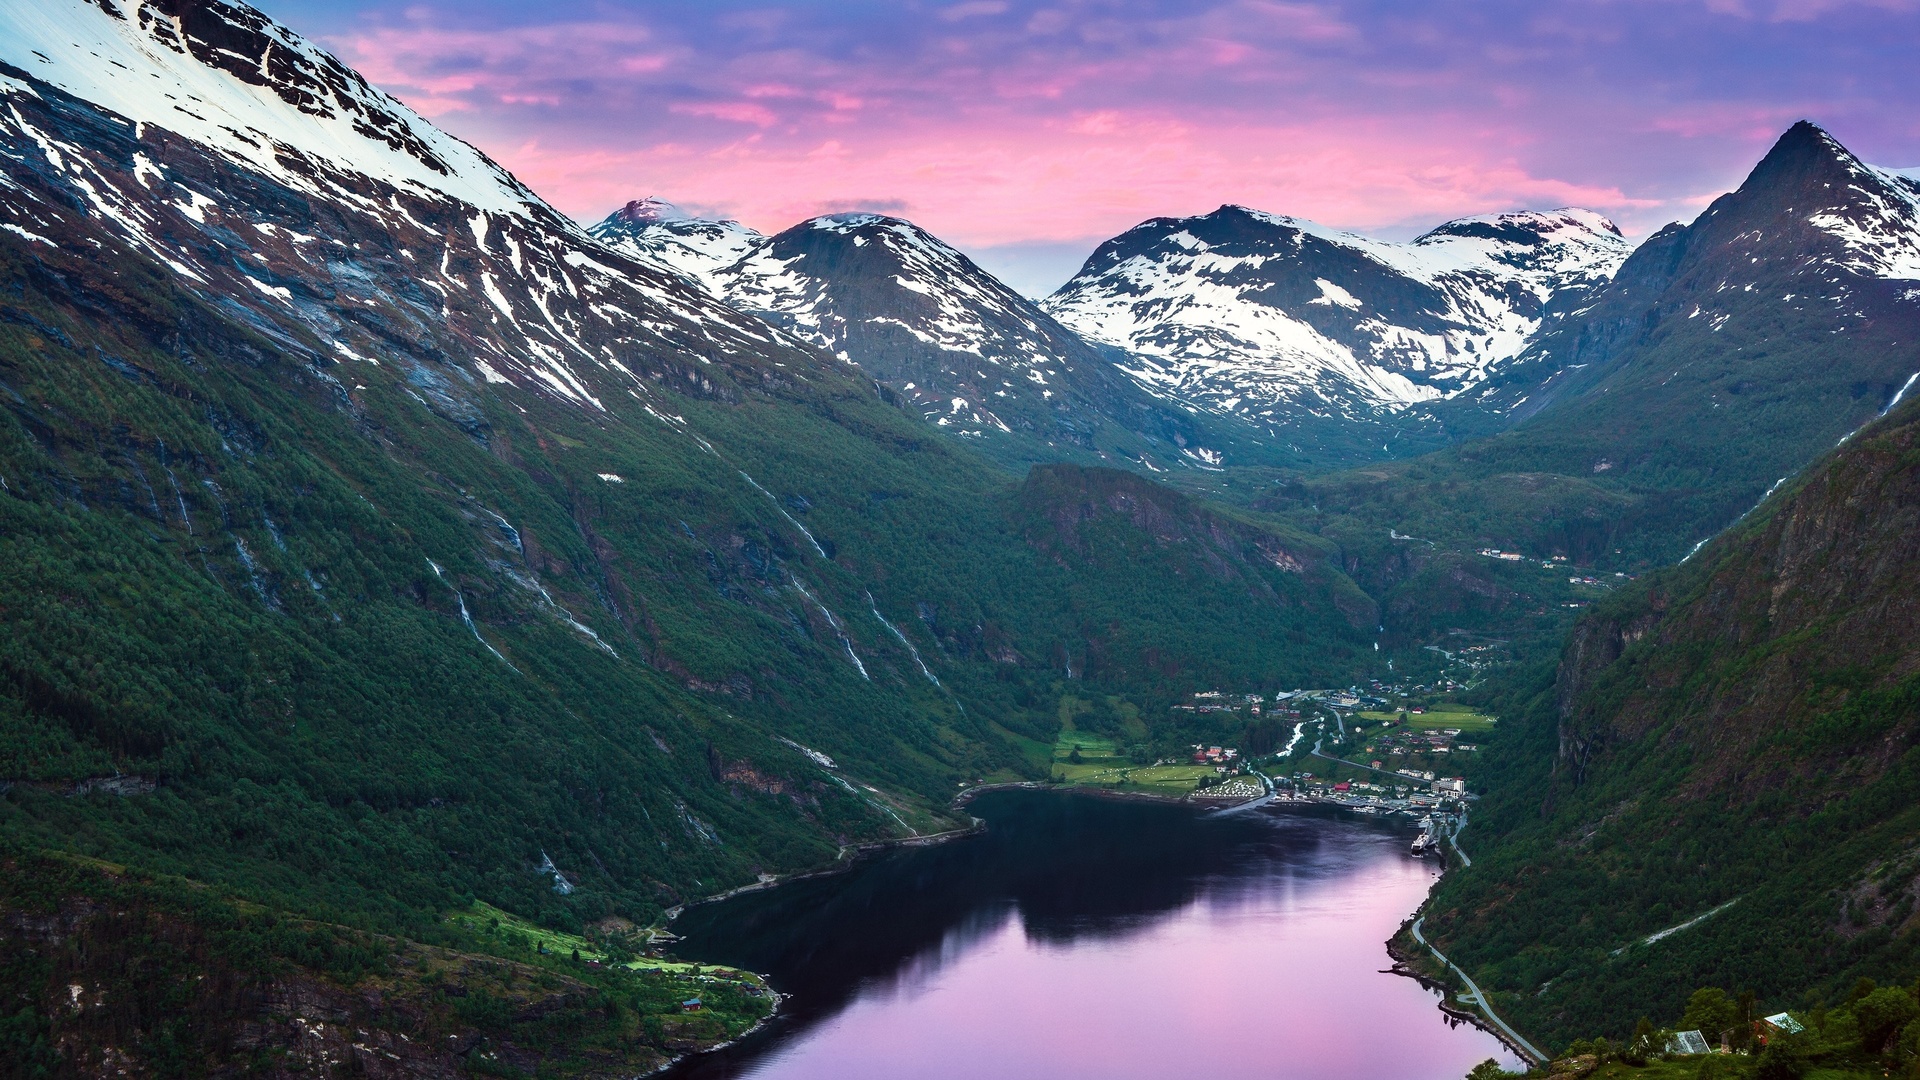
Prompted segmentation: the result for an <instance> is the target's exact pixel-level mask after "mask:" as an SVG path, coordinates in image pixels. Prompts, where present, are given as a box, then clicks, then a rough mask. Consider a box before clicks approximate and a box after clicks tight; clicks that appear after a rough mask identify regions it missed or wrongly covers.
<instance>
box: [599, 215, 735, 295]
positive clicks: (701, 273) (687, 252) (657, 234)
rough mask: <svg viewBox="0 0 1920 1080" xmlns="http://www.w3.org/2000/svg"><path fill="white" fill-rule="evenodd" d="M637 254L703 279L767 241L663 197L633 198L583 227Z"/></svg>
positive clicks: (616, 245) (630, 253) (726, 221)
mask: <svg viewBox="0 0 1920 1080" xmlns="http://www.w3.org/2000/svg"><path fill="white" fill-rule="evenodd" d="M587 231H588V232H589V233H590V234H592V235H593V237H594V238H595V239H597V240H599V241H600V242H601V243H603V244H606V245H607V246H608V247H611V248H613V249H615V250H616V251H621V252H624V253H626V254H628V255H632V256H633V257H635V258H637V259H651V260H652V261H654V262H659V263H665V264H666V265H668V266H671V267H673V268H674V269H675V270H678V271H680V272H681V273H683V274H686V275H687V276H689V277H692V278H694V279H696V280H699V281H701V282H703V283H705V282H706V281H707V279H708V278H709V276H710V275H712V274H713V273H714V272H715V271H717V270H720V269H723V268H725V267H727V266H731V265H732V264H734V263H736V262H739V261H740V260H741V259H743V258H745V257H746V255H747V253H748V252H749V251H752V250H753V249H754V247H755V246H756V245H758V244H760V243H762V242H763V241H765V240H766V237H765V236H763V235H761V234H760V233H759V232H757V231H755V230H753V229H750V228H748V227H746V226H745V225H742V224H740V223H739V222H737V221H731V220H727V219H717V218H700V217H694V216H692V215H690V214H688V213H686V212H685V211H683V210H681V209H680V208H679V207H677V206H675V205H673V204H672V203H670V202H667V201H666V200H665V199H654V198H647V199H635V200H633V201H632V202H629V203H627V205H625V206H623V207H621V208H620V209H618V210H615V211H614V212H613V213H611V214H608V215H607V216H606V218H605V219H603V220H602V221H600V222H599V223H598V224H596V225H594V226H593V227H592V228H590V229H588V230H587Z"/></svg>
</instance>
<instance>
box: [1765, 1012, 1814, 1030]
mask: <svg viewBox="0 0 1920 1080" xmlns="http://www.w3.org/2000/svg"><path fill="white" fill-rule="evenodd" d="M1761 1023H1763V1024H1765V1025H1767V1026H1768V1027H1770V1028H1773V1029H1774V1030H1775V1031H1784V1032H1786V1033H1787V1034H1789V1035H1798V1034H1800V1033H1801V1032H1802V1031H1805V1030H1807V1029H1806V1028H1805V1027H1803V1026H1801V1024H1800V1021H1798V1020H1795V1019H1794V1018H1793V1017H1791V1016H1788V1015H1787V1014H1786V1013H1774V1014H1773V1015H1772V1016H1769V1017H1767V1018H1766V1019H1764V1020H1762V1021H1761Z"/></svg>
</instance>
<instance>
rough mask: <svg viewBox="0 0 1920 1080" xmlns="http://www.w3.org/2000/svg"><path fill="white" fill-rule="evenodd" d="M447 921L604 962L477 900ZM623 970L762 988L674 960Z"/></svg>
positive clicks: (577, 939)
mask: <svg viewBox="0 0 1920 1080" xmlns="http://www.w3.org/2000/svg"><path fill="white" fill-rule="evenodd" d="M448 920H449V921H451V922H455V923H461V924H463V925H465V926H466V927H467V928H469V929H471V930H476V931H479V932H482V933H486V932H490V931H491V932H493V933H497V934H500V935H509V934H518V935H519V936H520V937H522V938H524V939H525V940H526V943H527V944H528V945H529V946H532V947H538V948H542V949H544V950H545V951H546V952H548V953H551V954H553V955H557V956H570V955H572V953H574V952H575V951H578V952H579V953H580V959H582V960H598V961H602V962H604V961H605V960H606V959H607V956H606V954H605V953H604V952H602V951H601V950H600V948H599V947H598V946H596V945H594V944H593V943H592V942H590V941H588V940H587V939H586V938H584V937H581V936H580V935H578V934H568V933H563V932H561V931H559V930H549V929H547V928H545V927H543V926H538V925H536V924H534V923H531V922H528V921H527V920H525V919H522V918H520V917H519V916H517V915H510V914H508V913H507V912H504V911H501V910H500V909H499V908H497V907H494V906H493V905H492V904H489V903H486V902H484V901H480V900H476V901H474V903H473V906H472V907H471V908H467V909H465V910H463V911H456V912H454V913H453V914H452V915H450V916H448ZM627 967H629V968H632V969H633V970H635V971H665V972H671V973H673V974H675V975H710V976H713V977H714V978H717V979H729V980H734V981H738V982H743V983H750V984H752V985H754V986H760V985H762V983H761V981H760V977H759V976H758V975H755V974H754V973H753V972H751V971H741V970H739V969H736V968H729V967H717V966H715V965H712V964H689V963H684V962H682V961H678V960H662V959H660V958H658V957H652V956H642V957H638V958H636V959H634V960H632V961H629V962H628V964H627Z"/></svg>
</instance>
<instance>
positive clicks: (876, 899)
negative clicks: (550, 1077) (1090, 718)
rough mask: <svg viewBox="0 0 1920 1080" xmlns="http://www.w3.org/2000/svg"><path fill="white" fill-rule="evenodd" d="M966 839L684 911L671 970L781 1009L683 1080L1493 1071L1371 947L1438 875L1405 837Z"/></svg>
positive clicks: (1009, 830) (1277, 826)
mask: <svg viewBox="0 0 1920 1080" xmlns="http://www.w3.org/2000/svg"><path fill="white" fill-rule="evenodd" d="M972 811H973V813H974V814H975V815H976V816H978V817H980V818H982V819H984V820H985V821H986V822H987V823H988V829H987V831H986V832H985V833H983V834H980V835H977V836H972V837H968V838H966V839H963V840H958V841H954V842H951V843H947V844H942V845H938V846H934V847H927V848H919V849H909V850H901V851H895V852H891V853H889V854H887V855H884V856H881V857H878V858H875V859H872V860H871V861H868V862H866V863H864V864H862V865H861V866H859V867H857V868H856V869H854V870H853V871H850V872H848V873H845V874H838V875H833V876H829V877H822V878H815V879H811V880H804V881H798V882H793V883H790V884H787V885H782V886H780V887H778V888H775V889H771V890H767V891H764V892H759V893H751V894H747V895H744V896H739V897H735V898H733V899H731V900H727V901H724V902H721V903H715V904H708V905H703V906H700V907H695V908H693V909H691V910H689V911H688V912H687V913H686V914H684V915H683V916H682V917H681V919H680V921H679V922H678V923H676V924H675V929H676V930H677V931H678V932H680V933H682V934H683V935H684V936H685V940H684V941H683V943H682V944H681V945H680V946H679V952H680V953H681V954H682V955H684V956H687V957H694V958H698V959H701V960H704V961H708V962H713V963H727V964H736V965H740V966H744V967H749V968H753V969H755V970H758V971H762V972H765V973H767V974H769V975H770V976H771V977H772V979H773V983H774V985H775V986H776V987H777V988H779V989H780V990H781V991H782V992H784V993H786V994H789V995H791V996H790V997H789V999H788V1000H787V1001H786V1002H785V1003H784V1004H783V1007H782V1010H781V1016H780V1018H779V1019H778V1020H776V1021H775V1022H774V1023H773V1024H771V1025H769V1026H768V1027H767V1028H766V1029H764V1030H763V1031H762V1032H760V1033H758V1034H756V1035H755V1036H752V1037H750V1038H749V1039H747V1040H746V1041H744V1042H743V1043H742V1044H741V1045H739V1046H736V1047H732V1048H729V1049H726V1050H722V1051H720V1052H718V1053H715V1054H710V1055H706V1056H704V1057H701V1058H696V1059H693V1060H690V1061H687V1062H685V1063H683V1064H682V1065H680V1066H679V1067H678V1068H677V1069H675V1070H674V1071H673V1072H672V1073H671V1074H670V1075H673V1076H677V1077H686V1078H693V1077H698V1078H702V1080H706V1078H720V1077H755V1078H759V1080H827V1078H832V1080H867V1078H881V1077H886V1078H895V1077H914V1078H925V1080H949V1078H951V1080H959V1078H968V1080H975V1078H987V1077H1049V1078H1060V1080H1068V1078H1078V1077H1088V1078H1094V1077H1097V1078H1101V1080H1130V1078H1135V1077H1138V1078H1143V1080H1144V1078H1152V1080H1164V1078H1165V1077H1167V1076H1171V1075H1190V1076H1229V1075H1230V1076H1251V1077H1276V1078H1293V1077H1298V1078H1301V1080H1308V1078H1311V1080H1335V1078H1340V1077H1356V1078H1358V1077H1377V1078H1393V1080H1423V1078H1432V1080H1453V1078H1457V1077H1460V1076H1462V1075H1464V1074H1465V1073H1466V1072H1467V1070H1468V1069H1470V1068H1471V1067H1472V1066H1473V1065H1474V1064H1475V1063H1476V1062H1479V1061H1482V1060H1484V1059H1486V1058H1489V1057H1493V1058H1498V1059H1500V1060H1501V1061H1502V1062H1503V1063H1504V1064H1506V1065H1507V1066H1508V1067H1510V1068H1513V1067H1517V1066H1518V1064H1519V1062H1518V1060H1517V1059H1516V1058H1514V1057H1513V1056H1512V1055H1511V1054H1510V1053H1509V1052H1508V1051H1507V1050H1506V1049H1505V1048H1504V1047H1502V1046H1501V1045H1500V1043H1499V1042H1498V1041H1496V1040H1495V1039H1494V1038H1493V1037H1492V1036H1490V1035H1488V1034H1486V1033H1485V1032H1482V1031H1480V1030H1478V1029H1476V1028H1473V1027H1471V1026H1468V1025H1464V1024H1458V1023H1455V1022H1451V1021H1450V1020H1449V1019H1448V1018H1447V1017H1446V1016H1445V1015H1444V1014H1443V1013H1441V1012H1440V1011H1439V1009H1438V1008H1437V1007H1436V1005H1437V1001H1438V999H1437V997H1436V995H1435V993H1433V992H1431V991H1428V990H1425V989H1422V988H1421V987H1420V985H1419V984H1418V983H1416V982H1414V981H1413V980H1411V979H1407V978H1404V977H1401V976H1397V975H1393V974H1389V973H1386V972H1384V971H1383V970H1382V969H1384V968H1386V967H1387V966H1388V964H1389V960H1388V957H1387V954H1386V949H1385V946H1384V944H1383V943H1384V942H1385V941H1386V939H1387V938H1388V937H1389V936H1391V935H1392V934H1393V932H1394V930H1395V929H1396V928H1397V927H1398V926H1399V925H1400V923H1401V922H1402V921H1403V920H1404V919H1405V918H1406V917H1407V915H1408V914H1409V913H1410V912H1412V911H1413V909H1414V908H1415V907H1416V906H1418V905H1419V903H1420V901H1421V899H1422V898H1423V897H1424V896H1425V895H1426V893H1427V890H1428V888H1429V887H1430V886H1431V884H1432V882H1433V879H1434V876H1435V874H1436V873H1437V871H1438V868H1437V866H1435V865H1434V864H1432V863H1427V862H1421V861H1419V860H1416V859H1413V858H1411V857H1409V856H1408V855H1407V844H1408V841H1409V839H1410V838H1411V835H1412V834H1411V831H1410V829H1409V828H1408V827H1407V826H1406V825H1405V824H1404V823H1399V824H1396V823H1393V822H1383V821H1379V820H1375V819H1368V818H1360V817H1357V816H1353V815H1348V814H1345V813H1342V812H1338V811H1332V810H1319V809H1314V810H1278V811H1275V810H1266V809H1262V810H1255V811H1251V812H1247V813H1242V814H1231V815H1224V816H1209V815H1205V814H1202V813H1198V812H1196V811H1194V810H1192V809H1189V808H1186V807H1183V806H1176V805H1167V804H1151V803H1136V802H1118V801H1113V800H1106V799H1098V798H1092V797H1087V796H1074V795H1061V794H1055V793H1051V792H1030V791H1021V792H997V793H992V794H989V795H986V796H983V797H981V798H980V799H979V800H977V801H976V802H975V803H974V804H973V807H972Z"/></svg>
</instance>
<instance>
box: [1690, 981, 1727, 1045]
mask: <svg viewBox="0 0 1920 1080" xmlns="http://www.w3.org/2000/svg"><path fill="white" fill-rule="evenodd" d="M1738 1020H1739V1015H1738V1012H1737V1009H1736V1006H1735V1005H1734V1003H1733V999H1732V998H1730V997H1728V996H1727V992H1726V991H1725V990H1722V989H1720V988H1719V987H1717V986H1703V987H1701V988H1700V989H1698V990H1695V991H1694V992H1693V996H1692V997H1689V998H1688V999H1687V1011H1686V1014H1685V1016H1683V1017H1682V1018H1681V1020H1680V1026H1681V1028H1682V1029H1685V1030H1690V1031H1698V1032H1700V1034H1701V1035H1703V1036H1705V1038H1706V1040H1707V1041H1708V1042H1709V1043H1711V1042H1714V1041H1715V1040H1717V1039H1719V1038H1720V1036H1721V1035H1722V1034H1724V1033H1725V1032H1726V1030H1727V1029H1728V1028H1730V1027H1732V1026H1733V1025H1734V1024H1735V1023H1736V1022H1738Z"/></svg>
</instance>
